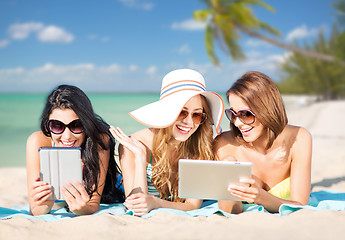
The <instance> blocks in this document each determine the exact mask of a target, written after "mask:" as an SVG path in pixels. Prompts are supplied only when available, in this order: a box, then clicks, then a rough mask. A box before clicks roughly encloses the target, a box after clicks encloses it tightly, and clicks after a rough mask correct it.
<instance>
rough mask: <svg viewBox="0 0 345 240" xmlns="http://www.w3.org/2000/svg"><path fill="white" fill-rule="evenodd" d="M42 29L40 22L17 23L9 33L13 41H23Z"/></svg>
mask: <svg viewBox="0 0 345 240" xmlns="http://www.w3.org/2000/svg"><path fill="white" fill-rule="evenodd" d="M42 28H43V24H42V23H40V22H27V23H15V24H12V25H11V26H10V27H9V29H8V33H9V35H10V37H11V38H13V39H17V40H23V39H25V38H27V37H28V36H29V35H30V34H31V33H32V32H38V31H39V30H41V29H42Z"/></svg>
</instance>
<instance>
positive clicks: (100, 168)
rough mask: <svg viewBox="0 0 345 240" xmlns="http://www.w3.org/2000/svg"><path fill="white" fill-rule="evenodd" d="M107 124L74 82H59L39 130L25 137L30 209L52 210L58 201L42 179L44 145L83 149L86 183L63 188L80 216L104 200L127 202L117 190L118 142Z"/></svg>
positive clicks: (93, 210)
mask: <svg viewBox="0 0 345 240" xmlns="http://www.w3.org/2000/svg"><path fill="white" fill-rule="evenodd" d="M108 129H109V125H108V124H107V123H106V122H104V121H103V120H102V119H101V118H100V117H99V116H98V115H96V114H95V113H94V111H93V108H92V105H91V102H90V100H89V98H88V97H87V96H86V94H85V93H84V92H83V91H82V90H80V89H79V88H77V87H75V86H70V85H60V86H59V87H57V88H56V89H54V90H53V91H52V92H51V93H50V95H49V96H48V98H47V101H46V104H45V107H44V109H43V113H42V116H41V131H38V132H35V133H33V134H31V136H30V137H29V138H28V140H27V147H26V162H27V184H28V198H29V203H30V212H31V213H32V214H33V215H41V214H46V213H49V212H50V211H51V209H52V207H53V205H54V200H49V198H50V196H51V195H52V191H51V186H50V185H48V184H47V183H45V182H43V181H41V180H40V174H39V173H40V160H39V152H38V149H39V148H40V147H80V148H81V152H82V162H83V182H84V183H83V185H81V184H78V183H74V184H75V186H73V185H72V184H71V183H68V184H67V185H66V186H67V187H68V188H69V189H72V191H73V195H74V196H73V195H72V194H71V193H69V191H67V189H66V188H65V187H62V193H63V196H64V199H65V201H66V203H67V205H68V208H69V210H70V211H71V212H73V213H74V214H76V215H84V214H92V213H94V212H96V211H98V210H99V206H100V203H117V202H123V201H124V193H123V192H122V191H121V190H120V189H119V188H117V179H118V178H119V168H118V166H117V164H116V162H115V159H114V147H115V142H114V139H113V138H112V136H111V134H110V133H109V131H108Z"/></svg>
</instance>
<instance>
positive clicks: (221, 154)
mask: <svg viewBox="0 0 345 240" xmlns="http://www.w3.org/2000/svg"><path fill="white" fill-rule="evenodd" d="M226 95H227V97H228V100H229V103H230V109H226V110H225V115H226V116H227V117H228V118H229V120H230V131H228V132H223V133H222V134H221V135H219V136H218V137H217V138H216V139H215V142H214V153H215V155H216V158H217V159H218V160H228V161H239V162H251V163H252V178H251V179H242V180H241V183H240V184H231V185H230V186H229V189H228V190H229V191H230V192H231V193H232V194H233V195H234V196H236V197H238V198H240V199H242V200H243V201H245V202H248V203H256V204H259V205H262V206H264V207H265V209H267V210H268V211H270V212H278V210H279V207H280V205H282V204H297V205H305V204H308V200H309V195H310V175H311V153H312V138H311V135H310V133H309V132H308V131H307V130H306V129H304V128H302V127H297V126H292V125H289V124H288V119H287V115H286V111H285V107H284V103H283V100H282V98H281V95H280V92H279V90H278V88H277V86H276V85H275V84H274V82H273V81H272V80H271V79H270V78H269V77H268V76H266V75H265V74H263V73H260V72H247V73H245V74H244V75H243V76H242V77H241V78H240V79H238V80H237V81H236V82H235V83H234V84H233V85H232V87H231V88H230V89H229V90H228V91H227V93H226ZM219 207H220V208H221V209H223V210H225V211H227V212H234V213H236V212H241V211H242V206H241V202H229V201H219Z"/></svg>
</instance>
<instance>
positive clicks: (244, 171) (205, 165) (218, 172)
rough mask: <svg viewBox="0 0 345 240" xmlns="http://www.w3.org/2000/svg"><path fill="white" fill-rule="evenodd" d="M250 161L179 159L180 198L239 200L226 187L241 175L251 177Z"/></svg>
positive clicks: (237, 181) (237, 180) (235, 181)
mask: <svg viewBox="0 0 345 240" xmlns="http://www.w3.org/2000/svg"><path fill="white" fill-rule="evenodd" d="M251 169H252V163H250V162H229V161H212V160H194V159H180V160H179V185H178V186H179V187H178V195H179V197H180V198H195V199H209V200H229V201H241V199H239V198H237V197H235V196H233V195H232V194H231V193H230V192H229V191H228V190H227V189H228V186H229V184H231V183H233V184H234V183H239V182H240V179H241V178H243V177H246V178H251Z"/></svg>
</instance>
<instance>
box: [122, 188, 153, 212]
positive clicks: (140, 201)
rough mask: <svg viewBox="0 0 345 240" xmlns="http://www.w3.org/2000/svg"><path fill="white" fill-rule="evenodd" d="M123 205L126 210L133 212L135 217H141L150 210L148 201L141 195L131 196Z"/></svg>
mask: <svg viewBox="0 0 345 240" xmlns="http://www.w3.org/2000/svg"><path fill="white" fill-rule="evenodd" d="M124 205H125V206H126V208H127V209H128V210H131V211H133V212H134V215H135V216H143V215H145V214H146V213H148V212H149V211H150V210H151V209H150V207H149V203H148V199H147V198H146V195H145V194H143V193H137V194H132V195H131V196H129V197H127V199H126V201H125V202H124Z"/></svg>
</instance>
